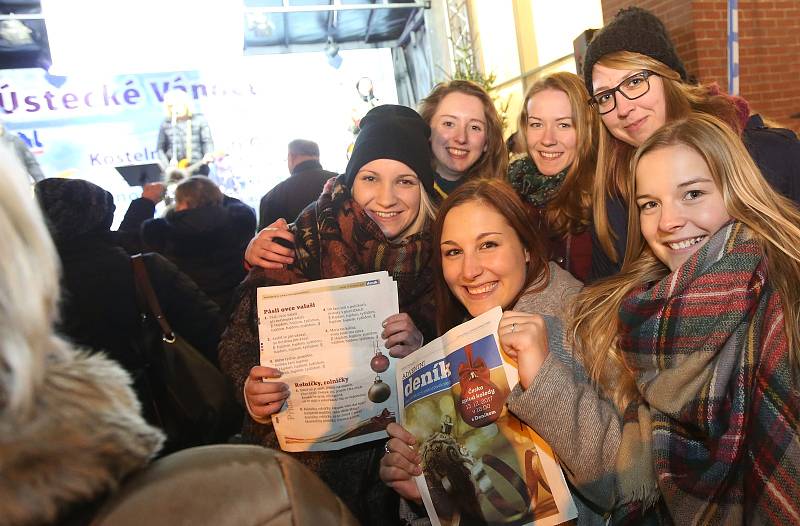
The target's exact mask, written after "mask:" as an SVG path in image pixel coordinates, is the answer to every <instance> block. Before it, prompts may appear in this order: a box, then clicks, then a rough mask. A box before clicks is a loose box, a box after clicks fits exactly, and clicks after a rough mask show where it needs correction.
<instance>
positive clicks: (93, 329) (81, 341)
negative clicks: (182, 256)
mask: <svg viewBox="0 0 800 526" xmlns="http://www.w3.org/2000/svg"><path fill="white" fill-rule="evenodd" d="M34 193H35V195H36V199H37V201H38V203H39V206H40V208H41V210H42V212H43V213H44V216H45V218H46V220H47V226H48V228H49V230H50V235H51V236H52V238H53V241H54V243H55V246H56V249H57V250H58V255H59V258H60V260H61V266H62V269H63V275H62V278H61V286H62V288H63V292H64V294H63V300H62V302H61V305H60V309H61V312H60V316H59V321H58V329H59V331H60V332H61V333H62V334H64V335H65V336H67V337H68V338H69V339H70V340H71V341H73V342H75V343H76V344H78V345H81V346H85V347H87V348H89V349H93V350H95V351H98V352H99V351H102V352H105V353H106V354H108V355H109V356H110V357H111V358H113V359H115V360H116V361H118V362H119V363H120V364H122V366H123V367H125V369H126V370H128V371H129V372H131V373H132V374H134V375H135V376H136V378H137V384H135V386H134V387H135V388H136V391H137V394H139V395H140V396H142V398H143V400H142V401H143V404H144V403H146V402H147V400H145V398H146V397H147V396H148V389H147V386H146V385H145V383H144V375H143V374H142V368H143V367H144V366H145V364H144V363H143V358H142V357H141V352H140V351H139V350H138V347H137V344H138V343H139V342H140V341H141V339H142V330H143V326H142V321H141V317H140V313H139V307H138V304H137V301H136V289H135V285H134V279H133V268H132V265H131V259H130V256H129V255H128V254H127V253H126V252H125V251H124V250H123V249H122V247H120V246H119V245H118V244H117V242H116V240H115V237H114V235H113V233H112V232H111V231H110V227H111V223H112V221H113V218H114V209H115V207H114V198H113V197H112V195H111V194H110V193H109V192H107V191H106V190H104V189H102V188H100V187H99V186H97V185H95V184H92V183H90V182H88V181H84V180H82V179H59V178H49V179H45V180H44V181H40V182H38V183H36V186H35V187H34ZM144 262H145V266H146V268H147V272H148V274H149V276H150V280H151V282H152V284H153V288H154V289H155V292H156V296H157V297H158V300H159V303H160V304H161V308H162V310H163V311H164V315H165V316H166V318H167V320H169V323H170V325H172V327H173V328H174V329H175V330H176V331H177V332H178V333H179V334H181V336H183V337H184V338H186V339H187V340H188V341H189V342H190V343H191V344H192V345H193V346H194V347H195V348H196V349H197V350H199V351H200V352H201V353H203V355H204V356H205V357H206V358H208V359H209V360H210V361H211V362H212V363H215V364H216V363H218V360H217V345H218V343H219V337H220V334H221V332H222V328H223V319H222V317H221V316H220V310H219V306H218V305H217V304H216V303H214V302H213V301H212V300H211V299H209V298H208V296H206V295H205V294H204V293H203V292H202V291H201V290H200V289H199V288H198V287H197V285H196V284H195V283H194V281H192V280H191V279H190V278H189V277H188V276H186V275H185V274H183V273H182V272H180V271H179V270H178V268H177V267H176V266H175V265H174V264H172V263H171V262H169V261H168V260H167V259H165V258H164V257H162V256H160V255H159V254H145V256H144ZM151 410H152V405H151V404H149V405H145V411H146V412H147V413H146V414H147V415H148V418H154V417H155V415H152V414H151V413H149V412H148V411H151ZM152 421H155V420H152Z"/></svg>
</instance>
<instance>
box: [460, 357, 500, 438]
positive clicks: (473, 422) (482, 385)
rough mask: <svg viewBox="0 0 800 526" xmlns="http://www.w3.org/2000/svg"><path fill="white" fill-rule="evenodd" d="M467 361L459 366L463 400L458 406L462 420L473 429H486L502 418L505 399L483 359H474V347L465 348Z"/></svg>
mask: <svg viewBox="0 0 800 526" xmlns="http://www.w3.org/2000/svg"><path fill="white" fill-rule="evenodd" d="M464 352H465V353H466V355H467V361H466V362H465V363H462V364H460V365H459V366H458V377H459V383H460V384H461V399H460V400H459V401H458V403H457V404H456V407H457V408H458V412H459V413H460V414H461V418H462V419H463V420H464V422H466V423H467V424H468V425H470V426H472V427H484V426H488V425H489V424H492V423H494V422H495V421H496V420H497V419H498V418H500V413H501V411H502V409H503V399H502V396H501V393H500V390H499V389H498V387H497V386H496V385H495V384H494V383H493V382H492V380H491V371H490V370H489V368H488V367H487V366H486V363H485V362H484V361H483V359H482V358H480V357H479V358H477V359H473V356H472V345H471V344H470V345H467V346H466V347H465V348H464Z"/></svg>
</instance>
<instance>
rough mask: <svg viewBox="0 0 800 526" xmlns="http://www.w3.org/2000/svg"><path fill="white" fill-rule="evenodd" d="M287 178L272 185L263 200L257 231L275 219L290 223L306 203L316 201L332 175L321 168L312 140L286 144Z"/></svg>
mask: <svg viewBox="0 0 800 526" xmlns="http://www.w3.org/2000/svg"><path fill="white" fill-rule="evenodd" d="M287 164H288V166H289V173H291V176H290V177H289V178H288V179H286V180H285V181H282V182H280V183H278V184H277V185H275V187H274V188H273V189H272V190H270V191H269V192H268V193H267V194H266V195H265V196H264V197H262V198H261V206H260V207H259V211H258V212H259V213H258V230H261V229H263V228H265V227H267V226H269V225H270V224H271V223H273V222H275V221H276V220H277V219H279V218H284V219H286V221H288V222H289V223H291V222H292V221H294V220H295V218H296V217H297V216H298V215H299V214H300V212H302V211H303V209H304V208H305V207H306V205H308V204H309V203H312V202H314V201H316V200H317V198H318V197H319V195H320V194H321V193H322V187H323V186H324V185H325V181H327V180H328V179H330V178H331V177H336V174H335V173H333V172H329V171H327V170H323V169H322V165H321V164H320V163H319V146H317V143H315V142H312V141H306V140H303V139H296V140H294V141H292V142H290V143H289V155H288V157H287Z"/></svg>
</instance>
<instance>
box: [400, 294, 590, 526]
mask: <svg viewBox="0 0 800 526" xmlns="http://www.w3.org/2000/svg"><path fill="white" fill-rule="evenodd" d="M501 316H502V310H501V309H500V308H499V307H497V308H494V309H492V310H491V311H489V312H486V313H484V314H482V315H481V316H478V317H476V318H474V319H472V320H470V321H468V322H466V323H464V324H462V325H459V326H458V327H455V328H453V329H452V330H450V331H448V332H447V333H446V334H445V335H444V336H442V337H441V338H438V339H436V340H434V341H432V342H430V343H428V344H427V345H425V346H424V347H422V348H421V349H419V350H418V351H416V352H414V353H412V354H410V355H408V356H407V357H405V358H403V359H402V360H399V362H398V364H397V388H398V390H399V391H400V392H401V393H402V395H401V396H400V422H401V423H402V424H403V426H404V427H405V428H406V429H408V430H409V432H411V433H412V434H414V436H416V438H417V443H418V444H420V446H419V452H420V454H421V456H422V468H423V475H421V476H418V477H416V483H417V486H418V487H419V490H420V494H421V495H422V500H423V502H424V503H425V508H426V510H427V512H428V516H429V517H430V518H431V522H432V523H433V525H434V526H438V525H440V524H441V525H445V526H455V525H457V524H498V525H499V524H514V525H522V524H536V525H537V526H538V525H550V524H560V523H562V522H565V521H567V520H570V519H573V518H575V517H577V510H576V508H575V503H574V501H573V500H572V495H571V494H570V492H569V489H568V488H567V484H566V481H565V480H564V474H563V472H562V471H561V468H560V467H559V465H558V463H557V461H556V460H555V456H554V454H553V451H552V450H551V448H550V446H548V445H547V443H546V442H545V441H544V440H542V438H541V437H539V436H538V435H537V434H536V433H535V432H534V431H533V430H532V429H531V428H529V427H528V426H526V425H525V424H524V423H523V422H522V421H520V420H519V419H518V418H517V417H516V416H514V415H513V414H512V413H510V412H509V411H508V408H507V407H506V405H505V401H506V399H507V398H508V395H509V393H510V391H511V387H512V386H514V385H516V383H517V381H518V374H517V370H516V367H515V366H514V365H513V362H511V361H510V360H509V358H508V357H507V356H506V355H505V354H504V353H503V352H502V350H500V349H501V348H500V345H499V340H498V337H497V327H498V324H499V322H500V317H501Z"/></svg>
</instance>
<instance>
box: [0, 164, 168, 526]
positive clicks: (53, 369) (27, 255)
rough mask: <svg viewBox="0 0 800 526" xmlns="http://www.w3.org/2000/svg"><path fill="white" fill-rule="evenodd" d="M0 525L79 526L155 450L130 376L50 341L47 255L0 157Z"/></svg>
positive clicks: (36, 223) (15, 176)
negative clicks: (0, 178) (1, 242)
mask: <svg viewBox="0 0 800 526" xmlns="http://www.w3.org/2000/svg"><path fill="white" fill-rule="evenodd" d="M0 172H2V176H3V181H4V184H3V185H2V186H0V239H2V240H3V250H2V251H0V269H2V270H1V271H0V522H2V523H3V524H4V525H14V526H16V525H29V524H30V525H32V524H37V525H39V524H55V523H58V524H85V523H87V522H88V520H87V518H88V517H89V516H90V515H91V513H92V512H93V510H94V507H95V506H94V505H95V503H97V502H99V501H100V499H102V497H103V496H104V495H106V494H108V493H109V492H110V491H112V490H113V489H115V488H116V487H117V486H118V485H119V484H120V482H121V481H122V480H123V479H124V478H125V477H126V476H127V475H128V474H130V473H132V472H134V471H136V470H138V469H140V468H141V467H143V466H144V465H146V464H147V462H148V461H149V460H150V459H151V458H152V457H153V456H154V455H155V453H156V452H157V451H158V449H159V448H160V447H161V443H162V441H163V435H162V434H161V432H160V431H158V430H157V429H155V428H153V427H151V426H149V425H148V424H147V423H146V422H145V421H144V419H143V418H142V416H141V412H140V406H139V402H138V401H137V398H136V396H135V394H134V393H133V391H132V390H131V387H130V384H131V379H130V377H129V376H128V374H127V373H126V372H125V371H124V370H123V369H122V368H121V367H120V366H119V365H117V364H116V363H115V362H113V361H111V360H109V359H108V358H106V357H105V356H104V355H102V354H89V353H87V352H82V351H78V350H76V349H74V348H73V347H72V346H70V345H69V344H68V343H67V342H65V341H64V340H63V339H61V338H60V337H59V336H58V335H56V334H55V333H54V332H53V323H54V321H55V319H56V317H57V313H58V308H57V304H58V299H59V281H58V280H59V265H58V258H57V255H56V251H55V248H54V246H53V243H52V241H51V240H50V236H49V235H48V231H47V228H46V227H45V224H44V221H43V219H42V216H41V214H40V212H39V211H38V210H37V209H36V204H35V202H34V201H33V200H32V199H31V198H30V190H29V189H28V188H27V185H26V181H25V174H24V171H23V170H22V167H21V166H20V165H19V164H18V163H17V162H16V161H14V160H13V158H12V157H11V156H10V154H9V153H8V152H6V151H2V152H0Z"/></svg>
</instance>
